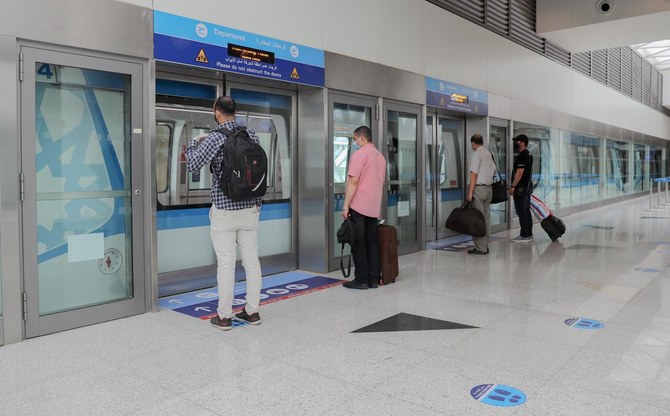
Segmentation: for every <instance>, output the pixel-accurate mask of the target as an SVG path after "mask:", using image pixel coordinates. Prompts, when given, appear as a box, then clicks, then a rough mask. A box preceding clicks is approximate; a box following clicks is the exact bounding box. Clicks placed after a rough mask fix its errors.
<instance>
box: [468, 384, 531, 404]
mask: <svg viewBox="0 0 670 416" xmlns="http://www.w3.org/2000/svg"><path fill="white" fill-rule="evenodd" d="M470 395H471V396H472V397H473V398H474V399H475V400H477V401H479V402H481V403H485V404H488V405H490V406H502V407H510V406H518V405H520V404H522V403H524V402H525V401H526V395H525V394H524V393H523V392H522V391H521V390H518V389H515V388H514V387H510V386H506V385H504V384H480V385H478V386H475V387H473V388H472V389H471V390H470Z"/></svg>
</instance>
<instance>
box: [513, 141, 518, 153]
mask: <svg viewBox="0 0 670 416" xmlns="http://www.w3.org/2000/svg"><path fill="white" fill-rule="evenodd" d="M514 151H515V152H518V151H519V143H514Z"/></svg>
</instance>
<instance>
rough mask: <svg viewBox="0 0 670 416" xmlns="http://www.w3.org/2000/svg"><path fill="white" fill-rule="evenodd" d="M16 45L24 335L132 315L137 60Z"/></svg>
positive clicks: (137, 277)
mask: <svg viewBox="0 0 670 416" xmlns="http://www.w3.org/2000/svg"><path fill="white" fill-rule="evenodd" d="M24 50H25V56H26V57H27V58H28V59H27V60H26V62H27V66H26V68H31V69H30V71H26V73H27V76H26V80H25V81H24V83H23V85H22V87H23V88H22V103H23V107H22V115H23V117H22V119H23V120H24V121H23V131H24V136H23V138H22V148H23V152H22V153H23V162H22V165H23V166H22V170H23V173H24V175H25V202H24V205H23V209H24V215H23V218H24V224H23V226H24V243H25V246H24V252H25V253H26V256H25V260H24V261H25V271H26V275H25V280H26V292H27V297H28V321H27V323H26V335H27V336H29V337H30V336H35V335H41V334H44V333H49V332H55V331H58V330H63V329H68V328H72V327H76V326H80V325H85V324H88V323H94V322H97V321H104V320H108V319H113V318H116V317H121V316H126V315H130V314H133V313H139V312H142V311H143V310H144V295H143V293H144V290H143V287H144V280H143V272H142V271H143V265H142V260H140V262H139V264H137V262H136V261H135V258H136V257H137V256H138V253H139V256H140V257H139V258H140V259H142V258H143V255H142V251H141V247H142V244H141V238H142V229H143V226H142V209H141V204H140V202H141V201H142V199H141V194H142V192H141V184H142V181H141V176H142V175H141V172H142V170H141V166H142V164H141V163H142V162H141V160H142V158H141V140H136V141H135V142H133V140H132V138H133V134H134V133H133V131H135V132H136V133H140V132H141V131H142V130H141V126H142V122H141V111H142V110H141V105H140V104H141V67H140V66H139V65H135V64H123V63H119V62H118V61H108V60H103V59H97V58H86V57H83V56H81V55H67V54H61V53H55V52H50V51H43V50H39V49H31V48H24ZM29 115H32V117H30V116H29ZM138 126H139V128H138ZM138 130H139V131H138ZM140 137H141V136H140ZM133 172H137V174H136V175H135V176H133ZM134 204H138V208H137V209H136V210H135V211H133V205H134ZM138 240H139V242H140V243H138Z"/></svg>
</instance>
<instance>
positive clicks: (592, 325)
mask: <svg viewBox="0 0 670 416" xmlns="http://www.w3.org/2000/svg"><path fill="white" fill-rule="evenodd" d="M564 322H565V324H566V325H567V326H571V327H573V328H579V329H601V328H604V327H605V324H604V323H602V322H600V321H596V320H595V319H588V318H570V319H566V320H565V321H564Z"/></svg>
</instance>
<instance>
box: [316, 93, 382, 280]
mask: <svg viewBox="0 0 670 416" xmlns="http://www.w3.org/2000/svg"><path fill="white" fill-rule="evenodd" d="M330 101H331V104H330V105H331V123H332V127H331V142H330V146H329V147H330V148H329V154H330V156H329V160H328V165H329V166H330V174H329V176H330V179H329V183H330V184H331V191H330V197H329V200H330V206H331V208H330V212H331V216H330V221H329V233H328V236H329V237H328V238H329V239H330V244H329V246H330V247H331V253H330V261H329V268H330V270H335V269H337V268H338V267H339V258H340V257H341V256H342V255H344V256H347V255H348V254H349V253H350V248H349V246H348V245H345V247H344V251H343V252H342V251H341V245H340V244H339V243H338V242H337V230H338V229H339V228H340V224H342V207H343V205H344V192H345V185H346V180H347V168H348V166H349V158H350V157H351V154H352V153H353V149H352V147H351V142H352V138H353V137H354V130H356V129H357V128H358V127H360V126H368V127H370V128H371V129H372V141H373V143H375V145H378V140H377V139H376V136H375V130H376V129H375V126H374V125H373V124H372V109H373V108H374V107H375V105H376V101H375V100H372V99H364V98H359V97H350V96H345V95H342V96H339V95H333V96H331V99H330ZM342 253H343V254H342Z"/></svg>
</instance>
